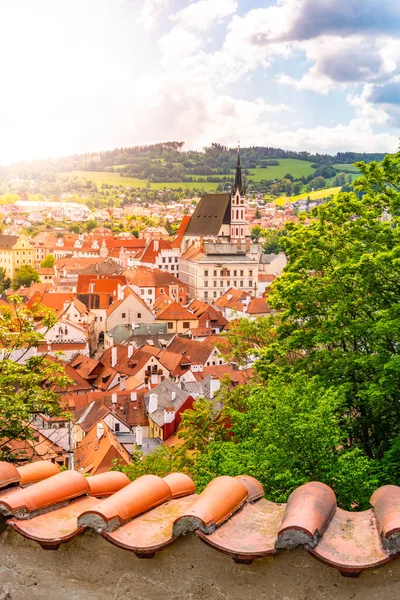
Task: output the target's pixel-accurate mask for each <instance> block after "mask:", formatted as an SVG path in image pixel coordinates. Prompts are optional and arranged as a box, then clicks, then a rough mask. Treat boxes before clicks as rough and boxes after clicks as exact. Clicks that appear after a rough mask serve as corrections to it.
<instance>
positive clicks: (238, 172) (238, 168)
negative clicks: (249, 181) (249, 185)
mask: <svg viewBox="0 0 400 600" xmlns="http://www.w3.org/2000/svg"><path fill="white" fill-rule="evenodd" d="M238 188H239V193H240V195H242V194H243V179H242V166H241V164H240V145H239V144H238V155H237V163H236V174H235V183H234V184H233V190H232V191H233V193H234V194H236V192H237V190H238Z"/></svg>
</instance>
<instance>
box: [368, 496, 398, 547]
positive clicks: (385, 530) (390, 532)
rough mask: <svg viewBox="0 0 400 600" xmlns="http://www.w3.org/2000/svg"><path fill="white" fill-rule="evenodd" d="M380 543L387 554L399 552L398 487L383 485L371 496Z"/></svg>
mask: <svg viewBox="0 0 400 600" xmlns="http://www.w3.org/2000/svg"><path fill="white" fill-rule="evenodd" d="M371 504H372V506H373V507H374V510H375V514H376V518H377V521H378V529H379V533H380V535H381V537H382V542H383V544H384V546H385V548H386V550H387V551H388V552H389V554H398V553H399V552H400V487H398V486H397V485H384V486H383V487H381V488H379V489H377V490H376V492H374V494H372V497H371Z"/></svg>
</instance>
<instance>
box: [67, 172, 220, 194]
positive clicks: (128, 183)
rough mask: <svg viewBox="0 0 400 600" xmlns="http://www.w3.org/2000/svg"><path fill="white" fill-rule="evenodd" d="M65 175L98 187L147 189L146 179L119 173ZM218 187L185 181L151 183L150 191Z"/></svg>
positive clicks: (70, 173) (206, 189) (74, 173)
mask: <svg viewBox="0 0 400 600" xmlns="http://www.w3.org/2000/svg"><path fill="white" fill-rule="evenodd" d="M63 175H68V176H69V177H74V176H75V175H76V176H77V177H80V178H81V179H88V180H90V181H93V183H95V184H96V185H101V184H102V183H106V184H107V185H122V186H123V187H131V188H145V187H147V180H146V179H137V178H135V177H121V175H120V174H119V173H108V172H107V171H69V172H67V173H63ZM216 187H217V184H216V183H208V182H207V183H203V182H196V181H193V182H191V183H189V182H185V181H181V182H180V181H174V182H169V183H167V182H166V183H151V184H150V189H152V190H163V189H164V188H168V189H170V190H176V189H178V188H182V189H186V188H189V189H193V188H196V189H204V191H205V192H209V191H211V190H215V189H216Z"/></svg>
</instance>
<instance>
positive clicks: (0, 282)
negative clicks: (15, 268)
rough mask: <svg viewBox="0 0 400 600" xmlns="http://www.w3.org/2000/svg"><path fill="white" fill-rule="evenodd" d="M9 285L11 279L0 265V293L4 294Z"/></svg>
mask: <svg viewBox="0 0 400 600" xmlns="http://www.w3.org/2000/svg"><path fill="white" fill-rule="evenodd" d="M10 286H11V279H10V278H9V277H7V274H6V270H5V269H4V268H3V267H0V294H4V292H5V291H6V290H8V289H9V288H10Z"/></svg>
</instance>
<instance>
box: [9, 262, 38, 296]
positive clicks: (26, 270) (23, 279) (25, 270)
mask: <svg viewBox="0 0 400 600" xmlns="http://www.w3.org/2000/svg"><path fill="white" fill-rule="evenodd" d="M38 281H40V277H39V275H38V273H37V271H35V269H34V268H33V267H31V265H22V267H21V268H20V269H18V271H17V272H16V274H15V276H14V279H13V280H12V288H13V290H18V289H19V288H20V287H22V286H25V287H29V286H30V285H31V284H32V283H37V282H38Z"/></svg>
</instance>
